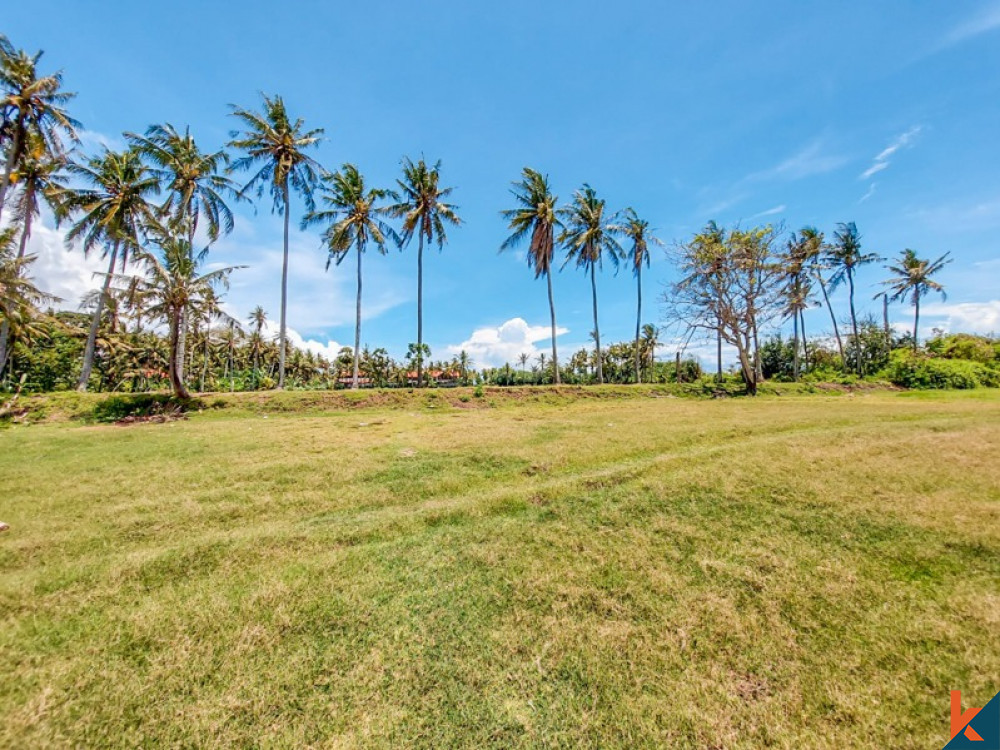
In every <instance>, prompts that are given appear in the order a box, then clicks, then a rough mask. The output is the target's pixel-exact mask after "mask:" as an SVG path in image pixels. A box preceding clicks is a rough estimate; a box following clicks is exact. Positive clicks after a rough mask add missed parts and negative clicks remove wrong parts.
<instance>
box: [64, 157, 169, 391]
mask: <svg viewBox="0 0 1000 750" xmlns="http://www.w3.org/2000/svg"><path fill="white" fill-rule="evenodd" d="M68 170H69V172H70V173H71V174H72V175H73V176H75V177H77V178H78V179H80V180H81V181H82V182H83V183H84V184H86V185H89V186H88V187H81V188H76V189H73V190H64V191H60V192H59V193H57V197H58V199H59V200H60V211H59V213H58V214H57V218H59V219H64V218H65V217H66V216H68V215H71V214H75V213H80V214H82V216H81V217H80V218H79V219H78V220H77V221H76V222H75V223H74V224H73V226H72V227H70V230H69V231H68V232H67V233H66V245H67V247H71V246H72V244H73V243H74V242H76V241H77V240H80V241H81V243H82V246H83V252H84V254H86V255H89V254H90V252H91V251H92V250H93V249H94V248H95V247H97V246H100V248H101V254H102V257H109V256H110V259H111V260H110V262H109V263H108V273H107V275H106V276H105V278H104V290H103V292H102V294H101V298H100V300H98V304H97V307H96V309H95V310H94V316H93V318H92V320H91V323H90V331H89V333H88V334H87V345H86V347H85V349H84V352H83V367H82V369H81V370H80V380H79V383H78V384H77V390H80V391H85V390H87V382H88V381H89V380H90V373H91V370H92V369H93V367H94V347H95V345H96V342H97V331H98V327H99V326H100V322H101V313H102V311H103V307H104V302H105V300H106V299H107V297H108V289H109V287H110V286H111V277H112V274H113V273H114V270H115V263H116V262H120V264H121V268H122V271H124V270H125V266H126V264H127V263H128V257H129V253H130V252H132V251H135V250H138V249H139V232H140V231H141V228H142V227H143V226H144V225H145V224H146V223H147V222H149V221H152V220H153V214H154V212H155V209H154V208H153V206H152V205H151V204H150V203H149V199H150V198H151V197H152V196H153V195H155V194H157V193H158V192H159V189H160V188H159V183H158V181H157V179H156V176H155V175H153V174H152V173H151V172H150V171H149V170H148V169H147V168H146V166H145V165H144V164H143V163H142V159H141V158H140V156H139V153H138V152H137V151H136V150H135V149H131V148H130V149H126V150H125V151H121V152H115V151H109V150H108V149H105V150H104V153H102V154H101V155H100V156H95V157H92V158H91V159H89V160H88V161H87V162H85V163H83V164H75V163H71V164H70V165H69V167H68Z"/></svg>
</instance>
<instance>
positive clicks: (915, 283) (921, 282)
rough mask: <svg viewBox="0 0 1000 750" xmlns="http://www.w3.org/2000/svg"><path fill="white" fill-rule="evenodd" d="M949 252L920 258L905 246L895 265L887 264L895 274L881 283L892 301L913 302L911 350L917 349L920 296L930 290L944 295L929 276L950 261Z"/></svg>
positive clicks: (938, 285)
mask: <svg viewBox="0 0 1000 750" xmlns="http://www.w3.org/2000/svg"><path fill="white" fill-rule="evenodd" d="M950 254H951V253H945V254H944V255H942V256H941V257H940V258H938V259H937V260H934V261H931V260H922V259H920V258H918V257H917V254H916V252H914V251H913V250H910V249H909V248H907V249H906V250H904V251H903V252H902V253H900V254H899V260H898V261H897V262H896V265H891V266H889V270H890V271H892V273H894V274H896V275H895V276H894V277H893V278H891V279H887V280H886V281H883V282H882V283H883V284H885V285H886V286H888V287H889V291H890V292H891V293H892V295H891V296H890V297H889V299H890V300H892V301H893V302H899V301H903V302H905V301H906V299H907V298H910V300H911V301H912V302H913V350H914V351H916V350H917V341H918V333H919V328H920V298H921V297H925V296H927V295H928V294H930V293H931V292H937V293H938V294H940V295H941V296H942V297H946V296H947V295H945V292H944V287H943V286H942V285H941V284H940V283H938V282H937V281H935V280H934V279H932V278H931V276H933V275H934V274H936V273H937V272H938V271H940V270H941V269H942V268H944V267H945V266H946V265H948V264H949V263H951V259H950V258H949V257H948V256H949V255H950Z"/></svg>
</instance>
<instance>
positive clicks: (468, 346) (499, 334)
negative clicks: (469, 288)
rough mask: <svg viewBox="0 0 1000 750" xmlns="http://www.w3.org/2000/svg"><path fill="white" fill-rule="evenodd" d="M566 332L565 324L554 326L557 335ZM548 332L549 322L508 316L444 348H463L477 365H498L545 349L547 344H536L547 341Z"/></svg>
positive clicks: (451, 349) (456, 350) (459, 350)
mask: <svg viewBox="0 0 1000 750" xmlns="http://www.w3.org/2000/svg"><path fill="white" fill-rule="evenodd" d="M566 333H569V329H568V328H562V327H558V326H557V327H556V336H562V335H563V334H566ZM551 335H552V329H551V327H550V326H547V325H529V324H528V322H527V321H525V319H524V318H511V319H510V320H508V321H506V322H504V323H502V324H501V325H499V326H496V327H495V328H494V327H488V326H487V327H483V328H477V329H476V330H474V331H473V332H472V335H471V336H469V338H468V339H466V340H465V341H463V342H462V343H461V344H452V345H450V346H448V347H447V351H448V353H449V354H452V355H455V354H458V353H459V352H461V351H463V350H464V351H466V352H468V354H469V356H470V357H472V360H473V361H474V362H475V363H476V366H477V367H500V366H502V365H504V364H507V363H510V364H515V363H516V362H517V358H518V355H520V354H522V353H524V354H527V355H528V356H529V357H530V358H531V359H535V358H536V357H537V356H538V355H539V354H540V353H541V352H543V351H545V352H547V351H548V349H547V347H545V348H539V347H537V346H535V344H537V343H539V342H543V341H546V342H547V341H548V340H549V339H550V338H551Z"/></svg>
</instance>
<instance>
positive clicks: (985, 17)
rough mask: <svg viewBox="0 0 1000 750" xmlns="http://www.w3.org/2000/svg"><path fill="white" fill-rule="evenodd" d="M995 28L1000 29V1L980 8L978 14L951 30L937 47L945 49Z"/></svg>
mask: <svg viewBox="0 0 1000 750" xmlns="http://www.w3.org/2000/svg"><path fill="white" fill-rule="evenodd" d="M994 29H1000V3H996V2H994V3H991V4H990V5H988V6H987V7H985V8H983V9H982V10H980V11H979V12H978V13H977V14H976V15H974V16H972V17H971V18H968V19H966V20H965V21H963V22H962V23H960V24H958V25H957V26H956V27H955V28H953V29H952V30H951V31H949V32H948V33H947V34H946V35H945V36H944V39H942V40H941V43H940V44H939V45H938V47H937V49H944V48H946V47H951V46H952V45H955V44H958V43H959V42H964V41H965V40H966V39H972V38H973V37H977V36H979V35H980V34H985V33H987V32H989V31H993V30H994Z"/></svg>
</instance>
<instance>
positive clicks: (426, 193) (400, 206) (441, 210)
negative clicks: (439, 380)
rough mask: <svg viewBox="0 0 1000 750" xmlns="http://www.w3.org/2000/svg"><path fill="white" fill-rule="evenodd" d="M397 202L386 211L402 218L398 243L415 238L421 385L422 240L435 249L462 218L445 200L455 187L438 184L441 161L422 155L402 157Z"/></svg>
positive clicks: (422, 337) (418, 377) (419, 378)
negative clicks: (413, 158) (448, 227)
mask: <svg viewBox="0 0 1000 750" xmlns="http://www.w3.org/2000/svg"><path fill="white" fill-rule="evenodd" d="M396 183H397V184H398V185H399V191H400V192H399V194H398V195H395V196H394V197H395V199H396V200H397V201H398V202H397V203H395V204H393V205H392V206H390V207H389V214H390V215H391V216H395V217H397V218H401V219H402V220H403V226H402V228H401V232H400V244H405V245H408V244H409V243H410V241H411V240H412V239H413V237H414V235H416V237H417V348H416V350H415V351H416V352H417V353H418V356H417V359H416V365H417V386H418V387H419V386H420V385H422V384H423V378H422V375H423V363H424V358H423V356H422V355H420V353H421V352H423V347H424V241H425V240H426V241H427V242H428V243H431V242H436V243H437V246H438V250H441V249H442V248H443V247H444V244H445V242H447V241H448V238H447V234H446V231H445V229H446V225H447V224H451V225H452V226H458V225H459V224H461V223H462V220H461V219H460V218H459V216H458V211H457V209H458V207H457V206H454V205H452V204H451V203H447V202H445V201H444V200H443V199H444V198H447V197H448V196H449V195H451V193H452V192H453V191H454V188H450V187H448V188H442V187H441V184H440V183H441V162H440V161H437V162H435V163H434V165H433V166H428V165H427V162H425V161H424V159H423V157H421V158H420V160H419V161H417V162H416V163H414V162H413V161H411V160H410V158H409V157H404V158H403V178H402V179H401V180H397V181H396Z"/></svg>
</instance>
